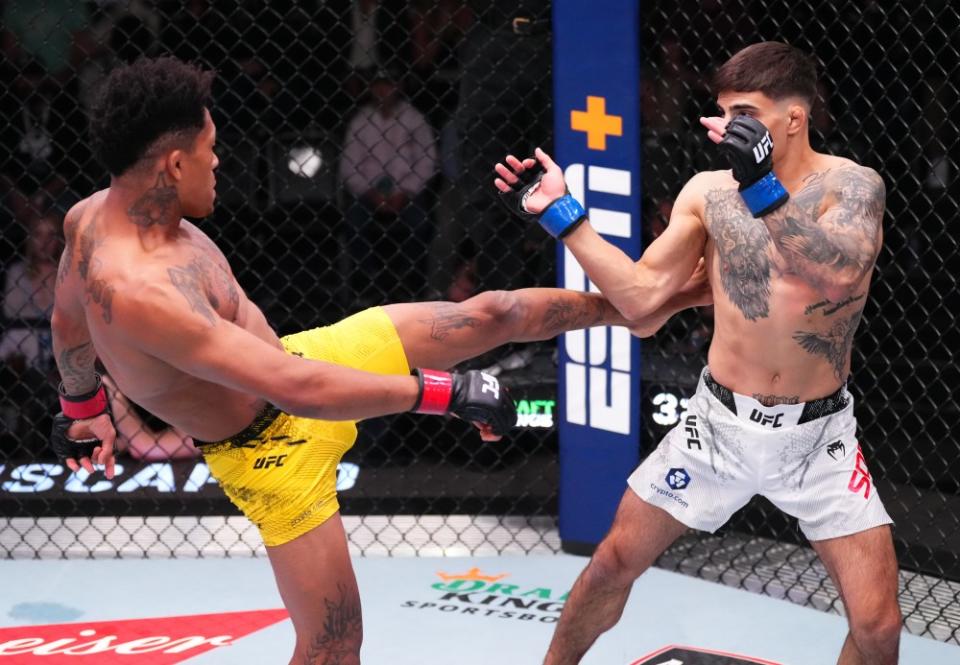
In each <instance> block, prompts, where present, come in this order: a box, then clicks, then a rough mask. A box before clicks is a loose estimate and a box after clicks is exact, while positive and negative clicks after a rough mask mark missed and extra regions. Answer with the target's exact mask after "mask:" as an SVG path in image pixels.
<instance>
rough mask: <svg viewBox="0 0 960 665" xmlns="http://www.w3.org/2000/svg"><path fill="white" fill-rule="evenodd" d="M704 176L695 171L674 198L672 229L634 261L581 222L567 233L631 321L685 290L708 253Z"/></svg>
mask: <svg viewBox="0 0 960 665" xmlns="http://www.w3.org/2000/svg"><path fill="white" fill-rule="evenodd" d="M699 189H700V183H699V176H694V177H693V178H692V179H691V180H690V182H688V183H687V185H686V186H685V187H684V188H683V190H682V191H681V192H680V195H679V196H678V197H677V201H676V203H674V207H673V213H672V214H671V216H670V223H669V224H668V225H667V228H666V230H665V231H664V232H663V233H662V234H661V235H660V237H658V238H657V239H656V240H655V241H654V242H653V243H651V244H650V246H649V247H647V249H646V250H645V251H644V253H643V256H642V257H641V258H640V260H639V261H634V260H633V259H631V258H630V257H629V256H627V255H626V254H625V253H624V252H623V251H622V250H620V248H618V247H617V246H615V245H613V244H612V243H610V242H608V241H607V240H605V239H604V238H602V237H601V236H600V234H598V233H597V232H596V231H595V230H594V229H593V228H592V227H591V226H590V224H586V223H584V224H581V225H580V226H579V227H578V228H577V229H576V230H575V231H573V232H571V233H570V234H569V235H567V236H566V237H565V238H564V244H565V245H566V246H567V248H568V249H569V250H570V251H571V252H572V253H573V255H574V256H575V257H576V258H577V261H579V262H580V265H581V266H583V269H584V271H585V272H586V274H587V276H588V277H589V278H590V280H591V281H592V282H593V283H594V284H596V285H597V288H599V289H600V292H601V293H602V294H603V295H604V296H605V297H606V298H607V299H608V300H609V301H610V303H611V304H612V305H613V306H614V307H615V308H616V309H617V310H618V311H619V312H620V314H621V315H623V317H624V318H625V319H627V320H628V321H641V320H643V319H645V318H647V317H649V316H651V315H653V314H655V313H656V312H657V311H658V310H660V308H661V307H662V306H663V305H664V304H665V303H666V302H667V301H668V300H669V299H670V298H671V297H672V296H673V295H674V294H675V293H677V291H679V290H680V289H681V288H682V287H683V286H684V284H685V283H686V282H687V280H688V279H689V278H690V275H691V274H693V272H694V269H695V268H696V266H697V262H698V261H699V260H700V258H701V257H702V256H703V250H704V246H705V244H706V240H707V232H706V229H705V228H704V225H703V222H702V221H701V215H700V213H699V212H698V203H699V200H700V198H701V197H700V195H699V194H698V193H697V192H698V190H699Z"/></svg>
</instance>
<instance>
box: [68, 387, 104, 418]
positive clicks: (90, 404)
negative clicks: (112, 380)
mask: <svg viewBox="0 0 960 665" xmlns="http://www.w3.org/2000/svg"><path fill="white" fill-rule="evenodd" d="M60 409H61V410H62V411H63V415H65V416H66V417H67V418H72V419H73V420H82V419H84V418H93V417H94V416H99V415H100V414H101V413H104V412H105V411H106V410H107V391H106V390H104V389H103V385H102V384H101V383H100V381H99V377H98V380H97V387H96V390H94V392H93V395H90V394H89V393H87V394H85V395H78V396H74V397H71V396H70V395H65V394H64V393H63V386H62V385H61V386H60Z"/></svg>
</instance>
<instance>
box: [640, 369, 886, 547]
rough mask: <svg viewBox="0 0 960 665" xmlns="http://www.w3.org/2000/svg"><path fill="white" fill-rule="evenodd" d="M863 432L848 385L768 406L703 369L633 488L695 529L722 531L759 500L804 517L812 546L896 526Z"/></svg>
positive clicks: (645, 498) (643, 464) (642, 497)
mask: <svg viewBox="0 0 960 665" xmlns="http://www.w3.org/2000/svg"><path fill="white" fill-rule="evenodd" d="M856 430H857V421H856V419H855V418H854V416H853V397H852V396H851V395H850V393H849V392H847V390H846V388H845V387H843V388H841V389H840V390H838V391H837V392H836V393H834V394H833V395H830V396H828V397H824V398H821V399H817V400H814V401H812V402H805V403H802V404H780V405H777V406H771V407H768V406H764V405H762V404H761V403H760V402H758V401H757V400H755V399H753V398H752V397H747V396H745V395H739V394H737V393H734V392H732V391H731V390H729V389H728V388H725V387H724V386H721V385H720V384H718V383H717V382H716V381H714V380H713V378H712V377H711V376H710V374H709V371H708V370H707V369H704V370H703V372H702V373H701V375H700V383H699V385H698V386H697V392H696V394H695V395H694V396H693V397H692V398H691V399H690V401H689V406H688V410H687V411H685V412H684V413H683V414H682V415H681V418H680V422H679V424H677V425H676V426H675V427H674V428H673V429H672V430H670V432H669V433H668V434H667V435H666V436H665V437H664V439H663V441H661V442H660V445H659V446H657V449H656V450H654V451H653V453H651V454H650V456H649V457H648V458H647V459H646V460H644V462H643V463H642V464H641V465H640V466H639V467H638V468H637V469H636V471H634V472H633V474H632V475H631V476H630V478H629V480H628V481H627V482H628V483H629V485H630V487H631V488H632V489H633V491H634V492H636V493H637V495H638V496H639V497H640V498H641V499H643V500H644V501H646V502H647V503H650V504H652V505H654V506H657V507H659V508H662V509H664V510H666V511H667V512H668V513H670V514H671V515H672V516H673V517H674V518H676V519H677V520H679V521H680V522H682V523H683V524H685V525H687V526H688V527H691V528H693V529H700V530H702V531H710V532H713V531H716V530H717V529H719V528H720V527H721V526H723V524H724V523H725V522H726V521H727V520H728V519H730V516H731V515H733V513H734V512H736V511H737V510H738V509H739V508H741V507H743V506H744V505H745V504H746V503H747V502H748V501H749V500H750V499H751V498H753V496H754V495H757V494H759V495H761V496H764V497H766V498H767V499H769V500H770V502H771V503H773V504H774V505H775V506H776V507H777V508H779V509H780V510H782V511H784V512H785V513H787V514H789V515H792V516H793V517H796V518H797V519H798V520H799V522H800V528H801V529H802V530H803V533H804V535H806V536H807V538H808V539H810V540H824V539H827V538H837V537H839V536H846V535H849V534H853V533H859V532H860V531H865V530H866V529H870V528H872V527H875V526H880V525H882V524H890V523H891V522H892V520H891V519H890V516H889V515H887V511H886V509H885V508H884V507H883V502H882V501H881V500H880V497H879V496H878V495H877V489H876V487H874V484H873V480H872V478H871V477H870V472H869V471H868V470H867V464H866V461H865V460H864V456H863V451H862V450H861V449H860V446H859V444H858V443H857V439H856Z"/></svg>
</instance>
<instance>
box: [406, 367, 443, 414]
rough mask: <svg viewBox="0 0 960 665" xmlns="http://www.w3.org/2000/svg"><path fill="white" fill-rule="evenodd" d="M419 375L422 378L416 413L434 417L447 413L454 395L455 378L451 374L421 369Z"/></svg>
mask: <svg viewBox="0 0 960 665" xmlns="http://www.w3.org/2000/svg"><path fill="white" fill-rule="evenodd" d="M417 375H418V376H419V378H420V399H418V400H417V405H416V406H415V407H414V408H413V410H414V412H415V413H426V414H430V415H434V416H439V415H443V414H444V413H447V410H448V409H449V407H450V398H451V396H452V395H453V377H452V376H451V375H450V373H449V372H438V371H437V370H433V369H419V370H417Z"/></svg>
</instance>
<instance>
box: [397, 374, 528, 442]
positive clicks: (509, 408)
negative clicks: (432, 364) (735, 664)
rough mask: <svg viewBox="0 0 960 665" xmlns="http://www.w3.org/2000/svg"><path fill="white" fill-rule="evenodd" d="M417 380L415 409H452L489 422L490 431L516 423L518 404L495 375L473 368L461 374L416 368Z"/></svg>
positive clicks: (503, 430)
mask: <svg viewBox="0 0 960 665" xmlns="http://www.w3.org/2000/svg"><path fill="white" fill-rule="evenodd" d="M413 374H414V375H415V376H416V377H417V381H418V382H419V383H420V392H419V394H418V395H417V403H416V404H415V405H414V407H413V409H411V410H412V411H413V412H414V413H427V414H432V415H442V414H446V413H452V414H454V415H456V416H459V417H460V418H462V419H464V420H467V421H470V422H478V423H483V424H485V425H490V429H491V431H492V432H493V433H494V434H496V435H497V436H503V435H504V434H506V433H507V432H508V431H509V430H510V428H511V427H513V426H514V425H516V424H517V407H516V405H515V404H514V403H513V399H511V397H510V393H509V391H508V390H507V389H506V387H504V386H501V385H500V382H499V381H498V380H497V378H496V377H494V376H491V375H490V374H486V373H484V372H481V371H479V370H476V369H472V370H470V371H468V372H464V373H462V374H460V373H457V372H453V373H451V372H439V371H437V370H433V369H415V370H413Z"/></svg>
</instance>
